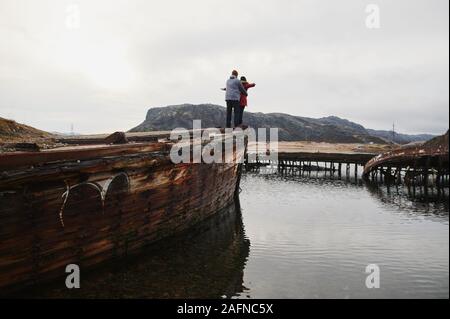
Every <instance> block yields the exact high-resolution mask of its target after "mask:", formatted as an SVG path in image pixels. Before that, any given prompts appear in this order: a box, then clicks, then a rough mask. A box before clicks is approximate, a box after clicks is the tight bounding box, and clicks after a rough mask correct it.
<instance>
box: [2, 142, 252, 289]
mask: <svg viewBox="0 0 450 319" xmlns="http://www.w3.org/2000/svg"><path fill="white" fill-rule="evenodd" d="M231 138H233V137H231ZM192 144H193V142H192V139H191V145H192ZM172 145H173V144H172V143H170V142H151V143H149V142H147V143H134V144H126V145H103V146H99V145H89V146H82V147H80V146H78V147H71V148H68V149H60V150H51V151H45V152H36V153H31V152H29V153H9V154H3V155H0V290H3V291H6V290H7V289H9V288H11V287H12V288H16V287H23V286H27V285H30V284H37V283H41V282H44V281H49V280H51V279H55V278H59V277H64V276H65V275H67V274H66V273H65V267H66V266H67V265H69V264H77V265H78V266H79V267H80V269H81V270H84V269H87V268H91V267H93V266H95V265H99V264H101V263H103V262H106V261H108V260H114V259H115V258H120V257H122V256H125V255H127V254H131V253H134V252H137V251H139V249H141V248H142V247H143V246H145V245H148V244H152V243H155V242H157V241H160V240H162V239H164V238H167V237H168V236H171V235H173V234H176V233H179V232H181V231H185V230H186V229H188V228H189V227H191V226H193V225H195V224H197V223H198V222H200V221H202V220H204V219H206V218H207V217H209V216H211V215H213V214H214V213H215V212H217V211H219V210H220V209H222V208H224V207H226V206H227V205H229V204H230V203H232V202H233V198H234V196H235V195H236V192H237V190H238V187H239V180H240V174H241V165H242V164H240V163H241V162H242V161H243V158H244V156H245V152H246V149H245V148H244V149H242V148H237V147H234V148H233V152H232V153H231V154H229V155H226V154H225V155H223V156H224V157H226V156H228V157H229V158H224V161H225V162H224V163H212V164H205V163H199V164H195V163H181V164H174V163H173V162H172V161H171V159H170V156H169V152H170V149H171V146H172ZM5 289H6V290H5Z"/></svg>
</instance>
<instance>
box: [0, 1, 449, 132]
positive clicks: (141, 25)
mask: <svg viewBox="0 0 450 319" xmlns="http://www.w3.org/2000/svg"><path fill="white" fill-rule="evenodd" d="M370 3H374V4H377V5H378V6H379V9H380V28H378V29H376V28H375V29H374V28H367V26H366V18H367V16H368V15H369V13H366V6H367V5H368V4H370ZM74 5H75V6H74ZM448 6H449V1H448V0H395V1H394V0H386V1H381V0H369V1H363V0H340V1H336V0H302V1H300V0H283V1H281V0H276V1H275V0H270V1H267V0H245V1H242V0H241V1H234V0H227V1H214V0H199V1H198V0H189V1H185V0H183V1H181V0H180V1H170V0H165V1H151V0H142V1H137V0H123V1H118V0H104V1H103V0H101V1H100V0H78V1H76V0H73V1H68V0H39V1H36V0H29V1H25V0H0V39H1V44H0V116H1V117H6V118H12V119H15V120H16V121H18V122H23V123H26V124H29V125H32V126H35V127H38V128H41V129H44V130H48V131H62V132H68V131H70V126H71V123H73V125H74V130H75V131H76V132H80V133H94V132H112V131H116V130H128V129H130V128H131V127H134V126H136V125H137V124H139V123H141V122H142V121H143V119H144V118H145V114H146V111H147V109H148V108H150V107H156V106H165V105H172V104H180V103H195V104H197V103H214V104H220V105H224V104H225V102H224V101H223V100H224V94H223V92H222V91H220V90H219V88H220V87H223V86H224V82H225V81H226V79H227V77H228V76H229V73H230V72H231V70H232V69H234V68H236V69H238V70H239V71H240V73H241V74H242V75H246V76H247V78H248V79H249V80H250V81H254V82H256V83H257V86H256V88H254V89H252V91H250V97H249V104H250V106H249V108H248V110H249V111H252V112H265V113H267V112H283V113H289V114H293V115H300V116H308V117H322V116H328V115H336V116H340V117H343V118H347V119H350V120H352V121H355V122H358V123H361V124H363V125H365V126H366V127H370V128H375V129H390V128H391V126H392V122H393V121H395V123H396V127H397V129H398V131H401V132H406V133H422V132H423V133H425V132H426V133H443V132H445V131H446V130H447V128H448V126H449V124H448V123H449V122H448V117H449V110H448V104H449V91H448V86H449V64H448V63H449V42H448V38H449V34H448V28H449V25H448V23H449V19H448V10H449V8H448ZM78 22H79V23H78Z"/></svg>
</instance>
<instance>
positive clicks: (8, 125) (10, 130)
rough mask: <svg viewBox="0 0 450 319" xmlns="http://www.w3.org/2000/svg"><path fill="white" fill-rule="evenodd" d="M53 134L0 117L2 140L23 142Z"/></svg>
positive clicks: (0, 140) (0, 138) (0, 139)
mask: <svg viewBox="0 0 450 319" xmlns="http://www.w3.org/2000/svg"><path fill="white" fill-rule="evenodd" d="M51 136H52V134H50V133H47V132H44V131H41V130H38V129H36V128H34V127H31V126H28V125H25V124H20V123H17V122H16V121H13V120H8V119H4V118H2V117H0V142H22V141H30V140H34V139H42V138H49V137H51Z"/></svg>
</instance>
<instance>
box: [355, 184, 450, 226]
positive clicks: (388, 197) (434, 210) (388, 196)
mask: <svg viewBox="0 0 450 319" xmlns="http://www.w3.org/2000/svg"><path fill="white" fill-rule="evenodd" d="M364 185H365V187H366V188H367V190H368V191H369V193H370V194H371V195H372V196H373V197H374V198H376V199H378V200H379V201H380V202H381V203H383V204H384V205H386V206H387V207H389V208H391V209H392V208H395V210H396V211H401V212H406V213H408V214H415V215H421V216H430V217H433V216H436V217H439V218H440V219H441V218H444V219H445V218H446V219H447V220H448V216H449V195H448V189H447V192H445V191H443V190H439V191H438V190H437V189H434V188H429V191H428V192H425V191H424V190H423V188H417V191H416V192H412V191H411V189H410V188H408V187H407V186H405V185H386V184H380V183H373V182H370V181H367V182H365V183H364Z"/></svg>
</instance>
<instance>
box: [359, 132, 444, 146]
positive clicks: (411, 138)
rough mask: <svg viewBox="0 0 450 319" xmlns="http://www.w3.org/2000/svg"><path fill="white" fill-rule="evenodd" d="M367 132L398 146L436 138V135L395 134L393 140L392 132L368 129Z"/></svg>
mask: <svg viewBox="0 0 450 319" xmlns="http://www.w3.org/2000/svg"><path fill="white" fill-rule="evenodd" d="M367 132H368V133H369V134H370V135H372V136H377V137H380V138H383V139H385V140H387V141H389V142H394V143H397V144H408V143H413V142H424V141H428V140H430V139H432V138H433V137H435V136H436V135H431V134H416V135H410V134H401V133H397V132H395V134H394V138H392V131H383V130H371V129H367Z"/></svg>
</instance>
